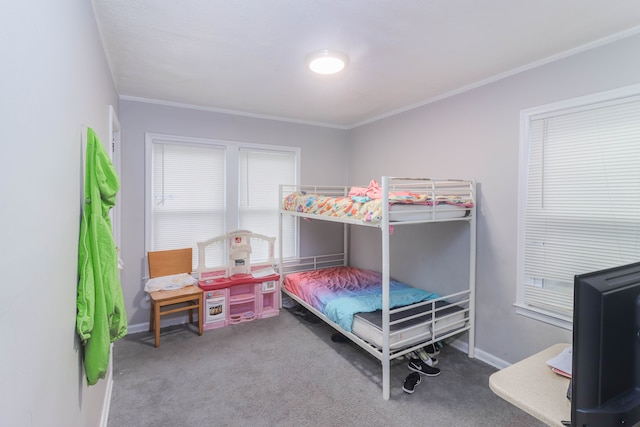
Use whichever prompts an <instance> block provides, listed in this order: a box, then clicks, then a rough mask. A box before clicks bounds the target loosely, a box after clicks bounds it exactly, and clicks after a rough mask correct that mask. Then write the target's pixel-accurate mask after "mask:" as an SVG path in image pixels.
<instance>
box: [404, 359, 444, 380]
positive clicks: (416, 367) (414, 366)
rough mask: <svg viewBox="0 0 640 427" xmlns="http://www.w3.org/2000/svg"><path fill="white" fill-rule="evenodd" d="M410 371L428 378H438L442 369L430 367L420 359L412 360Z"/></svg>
mask: <svg viewBox="0 0 640 427" xmlns="http://www.w3.org/2000/svg"><path fill="white" fill-rule="evenodd" d="M409 369H411V370H412V371H413V372H417V373H419V374H422V375H426V376H428V377H436V376H438V375H440V369H438V368H434V367H432V366H429V365H427V364H426V363H424V362H423V361H422V360H420V359H411V360H410V361H409Z"/></svg>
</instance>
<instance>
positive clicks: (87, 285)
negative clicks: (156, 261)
mask: <svg viewBox="0 0 640 427" xmlns="http://www.w3.org/2000/svg"><path fill="white" fill-rule="evenodd" d="M119 187H120V183H119V181H118V177H117V175H116V172H115V169H114V167H113V164H112V163H111V160H110V159H109V155H108V154H107V152H106V150H105V149H104V147H103V145H102V143H101V142H100V140H98V137H97V136H96V134H95V133H94V132H93V130H92V129H88V130H87V155H86V166H85V183H84V197H85V199H84V205H83V212H82V221H81V224H80V242H79V248H78V275H79V283H78V299H77V308H78V312H77V318H76V328H77V331H78V335H79V336H80V339H81V340H82V343H83V345H84V367H85V373H86V375H87V382H88V383H89V385H93V384H95V383H96V382H98V380H99V379H100V378H104V377H105V375H106V372H107V369H108V366H109V355H110V350H111V343H112V342H113V341H115V340H117V339H119V338H122V337H123V336H124V335H126V333H127V316H126V314H125V310H124V298H123V296H122V287H121V285H120V278H119V275H118V254H117V251H116V246H115V242H114V240H113V234H112V230H111V220H110V218H109V211H110V210H111V208H112V207H113V206H114V205H115V201H116V193H117V192H118V189H119Z"/></svg>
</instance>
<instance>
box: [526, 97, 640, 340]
mask: <svg viewBox="0 0 640 427" xmlns="http://www.w3.org/2000/svg"><path fill="white" fill-rule="evenodd" d="M639 95H640V84H638V85H631V86H627V87H622V88H618V89H614V90H609V91H604V92H599V93H596V94H591V95H587V96H582V97H577V98H573V99H569V100H565V101H560V102H555V103H551V104H546V105H542V106H538V107H533V108H529V109H525V110H522V111H521V112H520V137H519V149H520V152H519V168H518V174H519V177H518V178H519V179H518V214H517V215H518V222H517V227H518V230H517V231H518V233H517V236H518V237H517V268H516V271H517V273H516V275H517V277H516V301H515V303H514V306H515V309H516V313H517V314H520V315H523V316H526V317H530V318H533V319H536V320H539V321H542V322H545V323H549V324H551V325H554V326H558V327H560V328H563V329H567V330H572V329H573V318H572V316H566V315H562V314H560V313H556V312H552V311H549V310H545V309H543V308H540V307H534V306H530V305H527V304H526V303H525V226H526V218H527V216H526V213H527V212H526V207H527V195H528V194H527V188H528V179H529V170H528V169H529V148H530V139H529V137H530V124H531V121H532V119H533V118H534V117H539V116H541V115H551V116H553V115H557V114H559V113H561V112H566V111H567V110H572V109H584V108H590V106H591V107H595V106H596V105H597V104H602V103H606V102H611V101H616V100H620V99H623V98H629V97H634V96H639Z"/></svg>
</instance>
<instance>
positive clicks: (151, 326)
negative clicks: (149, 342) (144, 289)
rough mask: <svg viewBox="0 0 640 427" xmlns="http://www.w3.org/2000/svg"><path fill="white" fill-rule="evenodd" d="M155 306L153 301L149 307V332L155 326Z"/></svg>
mask: <svg viewBox="0 0 640 427" xmlns="http://www.w3.org/2000/svg"><path fill="white" fill-rule="evenodd" d="M154 306H155V304H154V303H153V301H151V307H149V332H153V327H154V325H153V320H154V317H153V310H154V308H155V307H154Z"/></svg>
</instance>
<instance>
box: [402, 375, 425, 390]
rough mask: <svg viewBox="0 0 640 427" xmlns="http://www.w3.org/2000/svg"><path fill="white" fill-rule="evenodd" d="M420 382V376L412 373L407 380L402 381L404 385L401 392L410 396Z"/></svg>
mask: <svg viewBox="0 0 640 427" xmlns="http://www.w3.org/2000/svg"><path fill="white" fill-rule="evenodd" d="M420 381H422V379H421V378H420V375H418V374H416V373H415V372H412V373H410V374H409V375H408V376H407V378H405V379H404V384H402V390H403V391H404V392H405V393H409V394H411V393H413V392H414V391H415V390H416V386H417V385H418V384H420Z"/></svg>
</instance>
